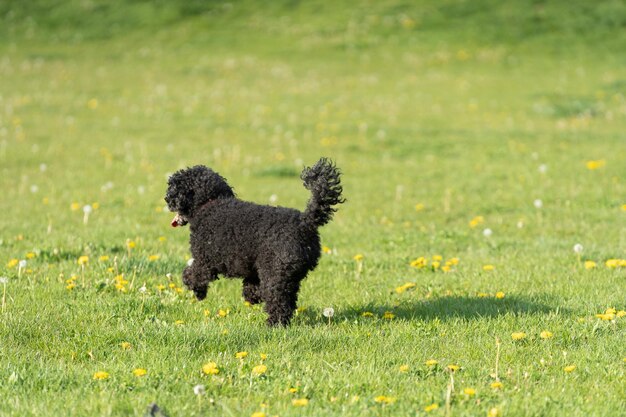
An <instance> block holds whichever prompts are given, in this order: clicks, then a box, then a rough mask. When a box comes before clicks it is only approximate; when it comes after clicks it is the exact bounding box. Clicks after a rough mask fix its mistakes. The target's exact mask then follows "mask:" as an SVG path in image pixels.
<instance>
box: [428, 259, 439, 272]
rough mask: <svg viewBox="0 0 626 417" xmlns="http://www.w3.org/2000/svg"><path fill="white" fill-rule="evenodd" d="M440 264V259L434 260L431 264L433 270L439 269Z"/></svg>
mask: <svg viewBox="0 0 626 417" xmlns="http://www.w3.org/2000/svg"><path fill="white" fill-rule="evenodd" d="M439 265H441V262H439V261H432V263H431V264H430V266H431V267H432V268H433V271H436V270H437V269H439Z"/></svg>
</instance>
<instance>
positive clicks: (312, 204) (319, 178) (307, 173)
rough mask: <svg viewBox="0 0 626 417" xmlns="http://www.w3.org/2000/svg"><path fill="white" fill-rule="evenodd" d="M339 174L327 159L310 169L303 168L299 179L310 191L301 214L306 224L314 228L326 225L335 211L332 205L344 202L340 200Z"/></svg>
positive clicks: (341, 189)
mask: <svg viewBox="0 0 626 417" xmlns="http://www.w3.org/2000/svg"><path fill="white" fill-rule="evenodd" d="M340 176H341V172H340V171H339V169H338V168H337V167H336V166H335V165H334V164H333V162H332V161H331V160H330V159H328V158H321V159H320V160H319V161H317V163H316V164H315V165H313V166H312V167H310V168H308V167H307V168H304V170H303V171H302V174H300V178H301V179H302V181H303V182H304V187H305V188H306V189H307V190H309V191H311V198H310V199H309V202H308V204H307V206H306V209H305V210H304V213H303V219H304V221H305V222H306V223H308V224H310V225H313V226H315V227H319V226H323V225H325V224H326V223H328V222H329V221H330V220H331V219H332V217H333V213H334V212H335V211H337V209H336V208H333V206H334V205H337V204H341V203H343V202H344V201H345V200H344V199H343V198H341V192H342V191H343V188H342V187H341V181H340V178H339V177H340Z"/></svg>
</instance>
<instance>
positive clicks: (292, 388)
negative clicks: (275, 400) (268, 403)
mask: <svg viewBox="0 0 626 417" xmlns="http://www.w3.org/2000/svg"><path fill="white" fill-rule="evenodd" d="M289 392H290V393H292V394H295V393H296V392H298V388H297V387H291V388H289Z"/></svg>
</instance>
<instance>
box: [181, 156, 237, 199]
mask: <svg viewBox="0 0 626 417" xmlns="http://www.w3.org/2000/svg"><path fill="white" fill-rule="evenodd" d="M191 169H192V170H193V171H194V175H193V179H194V187H193V188H194V190H195V195H194V197H193V198H194V203H195V205H196V206H200V205H202V204H204V203H206V202H207V201H209V200H215V199H218V198H232V197H234V196H235V193H233V189H232V188H231V187H230V185H228V183H227V182H226V180H225V179H224V177H222V176H221V175H220V174H218V173H217V172H215V171H213V170H212V169H210V168H207V167H205V166H203V165H197V166H195V167H193V168H191Z"/></svg>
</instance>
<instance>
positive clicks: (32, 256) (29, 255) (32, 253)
mask: <svg viewBox="0 0 626 417" xmlns="http://www.w3.org/2000/svg"><path fill="white" fill-rule="evenodd" d="M35 256H37V255H35V253H34V252H28V253H27V254H26V259H33V258H34V257H35Z"/></svg>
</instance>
